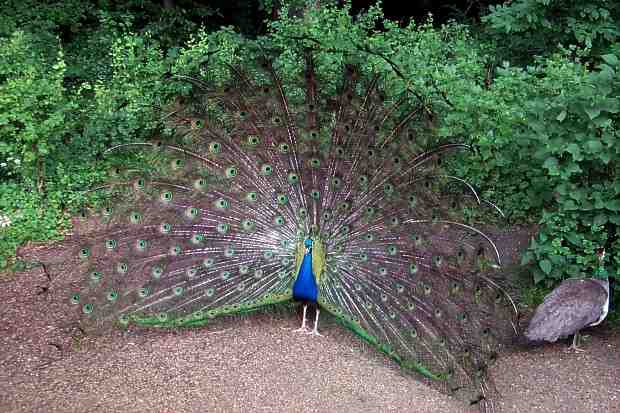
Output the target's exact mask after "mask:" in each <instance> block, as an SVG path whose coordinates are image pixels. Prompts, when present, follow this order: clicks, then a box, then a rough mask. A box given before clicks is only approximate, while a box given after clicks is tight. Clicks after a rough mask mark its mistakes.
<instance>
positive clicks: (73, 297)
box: [70, 293, 80, 304]
mask: <svg viewBox="0 0 620 413" xmlns="http://www.w3.org/2000/svg"><path fill="white" fill-rule="evenodd" d="M70 301H71V304H79V303H80V295H79V294H78V293H75V294H71V299H70Z"/></svg>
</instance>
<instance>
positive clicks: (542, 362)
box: [0, 269, 620, 413]
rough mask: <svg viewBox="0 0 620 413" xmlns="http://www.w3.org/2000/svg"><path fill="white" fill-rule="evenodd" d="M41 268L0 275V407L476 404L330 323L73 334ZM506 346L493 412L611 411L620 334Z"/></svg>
mask: <svg viewBox="0 0 620 413" xmlns="http://www.w3.org/2000/svg"><path fill="white" fill-rule="evenodd" d="M41 284H44V277H43V276H42V275H41V273H40V271H39V270H38V269H35V270H32V271H30V272H29V273H23V274H19V275H18V276H16V277H15V278H14V279H12V280H5V281H3V282H1V283H0V299H1V301H0V314H2V318H3V322H2V324H1V325H0V363H1V364H2V369H0V412H84V411H89V412H112V411H115V412H118V413H122V412H247V411H253V412H268V411H269V412H273V411H295V412H315V411H317V412H318V411H321V412H385V411H394V412H429V413H435V412H437V413H439V412H457V413H458V412H475V411H476V409H473V408H471V407H469V406H465V405H463V404H461V403H460V402H458V401H456V400H453V399H451V398H449V397H447V396H445V395H443V394H441V393H438V392H437V391H435V390H433V389H431V388H430V387H428V386H425V385H424V384H422V383H419V382H417V381H415V380H414V379H413V378H412V377H410V376H407V375H405V374H403V373H402V372H401V371H400V370H399V369H398V367H397V366H395V365H394V364H393V363H392V362H391V361H389V360H387V359H386V358H385V357H384V356H382V355H381V354H378V353H377V352H376V351H374V350H373V349H372V348H369V347H368V346H366V345H365V344H364V343H362V342H361V341H360V340H358V339H357V338H356V337H354V336H353V335H351V334H350V333H348V332H347V331H345V330H343V329H342V328H340V327H339V326H337V325H335V324H331V323H329V321H328V322H327V323H325V325H324V328H323V330H322V332H323V333H324V334H325V337H323V338H311V337H306V336H300V335H297V334H293V333H292V332H291V331H290V330H291V329H293V328H296V327H297V319H296V317H295V315H294V314H282V315H281V314H263V315H257V316H252V317H244V318H237V319H235V320H221V321H220V322H217V323H215V324H213V325H212V326H210V327H208V328H203V329H196V330H188V331H180V332H170V331H168V332H165V331H139V330H136V331H131V330H130V331H125V332H123V331H113V332H109V333H106V334H105V335H103V336H101V337H98V338H96V339H94V338H83V339H81V340H75V339H71V338H70V337H71V335H72V333H75V332H71V331H70V328H69V327H68V325H66V326H62V325H60V326H59V325H58V323H57V321H55V320H57V319H58V316H59V315H60V313H59V311H60V309H59V308H60V307H58V306H57V304H56V303H55V302H54V300H51V299H50V297H49V296H48V295H47V294H46V293H42V294H37V292H39V291H40V289H37V285H41ZM592 334H593V336H592V338H591V339H590V340H589V341H588V342H586V343H584V347H585V348H587V349H588V353H586V354H579V355H576V354H566V353H564V350H565V347H566V345H565V344H564V343H562V344H557V345H550V346H545V347H542V348H537V349H530V350H528V351H527V352H513V353H511V354H508V355H505V356H504V357H502V358H500V360H499V362H498V363H497V365H496V366H494V368H493V369H492V373H493V375H494V377H495V382H496V384H497V388H498V390H499V392H500V393H501V395H502V397H501V399H500V400H499V402H498V405H499V406H498V411H499V412H620V394H619V393H620V336H619V335H617V334H616V335H613V334H611V333H608V332H605V330H604V329H598V330H594V331H593V332H592Z"/></svg>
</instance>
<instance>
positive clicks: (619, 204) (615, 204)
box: [605, 199, 620, 211]
mask: <svg viewBox="0 0 620 413" xmlns="http://www.w3.org/2000/svg"><path fill="white" fill-rule="evenodd" d="M605 208H607V209H609V210H610V211H620V200H619V199H611V200H609V201H607V202H606V203H605Z"/></svg>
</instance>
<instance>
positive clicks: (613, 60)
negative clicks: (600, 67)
mask: <svg viewBox="0 0 620 413" xmlns="http://www.w3.org/2000/svg"><path fill="white" fill-rule="evenodd" d="M601 59H603V61H604V62H605V63H607V64H608V65H609V66H616V65H617V64H618V57H617V56H616V55H615V54H604V55H602V56H601Z"/></svg>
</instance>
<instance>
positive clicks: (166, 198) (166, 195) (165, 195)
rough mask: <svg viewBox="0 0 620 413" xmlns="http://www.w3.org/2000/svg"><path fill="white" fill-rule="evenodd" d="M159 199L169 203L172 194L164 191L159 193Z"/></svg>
mask: <svg viewBox="0 0 620 413" xmlns="http://www.w3.org/2000/svg"><path fill="white" fill-rule="evenodd" d="M159 198H160V199H161V200H162V201H163V202H170V201H172V192H170V191H164V192H162V193H161V195H160V196H159Z"/></svg>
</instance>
